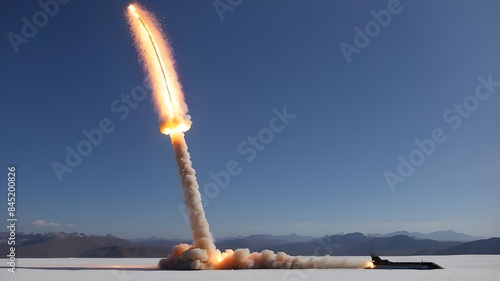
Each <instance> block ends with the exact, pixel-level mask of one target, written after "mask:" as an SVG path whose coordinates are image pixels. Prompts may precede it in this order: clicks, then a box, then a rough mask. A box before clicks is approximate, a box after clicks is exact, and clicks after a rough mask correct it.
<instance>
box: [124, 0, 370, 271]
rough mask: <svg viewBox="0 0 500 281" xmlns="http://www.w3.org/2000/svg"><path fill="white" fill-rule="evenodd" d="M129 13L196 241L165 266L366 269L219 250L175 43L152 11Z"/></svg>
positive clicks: (179, 250) (326, 259)
mask: <svg viewBox="0 0 500 281" xmlns="http://www.w3.org/2000/svg"><path fill="white" fill-rule="evenodd" d="M127 16H128V19H129V24H130V27H131V31H132V37H133V38H134V41H135V43H136V47H137V49H138V52H139V56H140V58H141V62H142V64H143V66H144V69H145V72H146V74H147V76H148V80H149V83H150V85H151V88H152V89H153V97H154V101H155V104H156V109H157V111H158V114H159V120H160V131H161V132H162V133H164V134H166V135H170V138H171V141H172V146H173V148H174V154H175V160H176V162H177V166H178V169H179V175H180V178H181V186H182V190H183V192H184V204H185V205H186V211H187V213H188V217H189V222H190V225H191V231H192V234H193V244H192V245H188V244H179V245H177V246H175V247H174V248H173V249H172V252H171V253H170V255H168V256H167V257H166V258H164V259H161V260H160V262H159V267H160V268H162V269H250V268H268V269H274V268H276V269H278V268H282V269H306V268H356V267H363V265H364V263H365V262H364V261H355V260H345V259H343V260H342V259H336V258H332V257H329V256H326V257H293V256H289V255H287V254H285V253H282V252H280V253H277V254H275V253H274V252H272V251H269V250H264V251H262V252H261V253H250V251H249V250H248V249H238V250H235V251H233V250H226V251H225V252H224V253H221V251H220V250H218V249H217V248H216V247H215V244H214V239H213V238H212V234H211V233H210V228H209V225H208V222H207V220H206V218H205V211H204V210H203V205H202V202H201V194H200V191H199V186H198V182H197V181H196V172H195V170H194V169H193V167H192V163H191V159H190V155H189V152H188V147H187V144H186V140H185V139H184V133H183V132H185V131H187V130H189V129H190V127H191V119H190V117H189V115H187V112H188V108H187V105H186V104H185V102H184V94H183V93H182V87H181V85H180V83H179V81H178V76H177V73H176V71H175V63H174V59H173V56H172V51H171V47H170V46H169V44H168V41H167V40H165V36H164V35H163V33H162V32H161V29H160V28H159V24H158V21H157V20H156V19H155V17H154V16H153V14H152V13H150V12H147V11H146V10H144V9H143V8H142V7H140V6H138V5H130V6H129V7H128V12H127Z"/></svg>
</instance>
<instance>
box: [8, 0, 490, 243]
mask: <svg viewBox="0 0 500 281" xmlns="http://www.w3.org/2000/svg"><path fill="white" fill-rule="evenodd" d="M221 2H223V3H227V2H226V1H225V0H221ZM236 2H237V1H236ZM389 2H391V1H389V0H381V1H357V2H355V3H354V2H353V3H351V2H350V1H349V2H348V1H330V0H324V1H319V0H317V1H299V0H293V1H284V0H281V1H264V0H260V1H249V0H244V1H243V2H242V3H241V4H240V5H237V6H235V7H233V9H232V11H227V12H224V13H223V14H222V17H223V20H222V21H221V18H220V17H219V15H218V13H217V11H216V9H215V8H214V6H213V4H212V1H194V0H190V1H185V0H182V1H181V0H176V1H171V0H169V1H141V2H140V3H141V4H142V5H143V6H145V7H146V8H147V9H149V10H150V11H152V12H154V13H155V14H156V15H157V16H158V17H159V18H160V20H161V23H162V27H163V29H164V30H165V31H166V32H167V33H168V35H169V37H170V40H171V43H172V46H173V48H174V49H175V58H176V61H177V64H178V72H179V75H180V77H181V82H182V84H183V88H184V92H185V95H186V102H187V104H188V106H189V110H190V114H191V116H192V120H193V126H192V128H191V130H190V131H188V132H187V133H186V138H187V142H188V145H189V149H190V153H191V156H192V160H193V164H194V168H195V169H196V170H197V176H198V179H199V183H200V186H201V187H202V190H203V189H204V187H205V186H206V185H207V184H209V183H210V182H211V181H213V180H212V178H211V177H210V175H209V174H210V172H218V171H220V170H223V169H225V168H226V164H227V163H228V162H229V161H231V160H234V161H236V162H237V163H238V164H239V167H240V168H241V172H240V173H239V174H238V175H236V176H232V177H231V179H230V183H229V184H228V186H227V187H225V188H223V189H222V188H221V189H220V192H219V193H218V195H217V196H216V197H215V198H213V199H210V202H209V203H208V206H207V207H206V213H207V218H208V220H209V222H210V224H211V230H212V232H213V233H214V235H215V236H216V237H223V236H232V235H246V234H255V233H271V234H290V233H298V234H308V235H318V236H319V235H325V234H332V233H338V232H352V231H361V232H364V233H369V232H391V231H395V230H409V231H420V232H431V231H437V230H446V229H452V230H455V231H459V232H465V233H469V234H473V235H481V236H500V204H499V203H500V126H499V125H500V122H499V121H500V111H499V110H498V109H499V108H500V87H498V85H496V86H490V88H492V89H493V90H495V89H496V90H495V91H494V92H493V93H491V94H490V95H489V97H485V96H486V95H487V94H488V89H487V87H485V86H480V90H479V93H480V94H481V95H482V96H481V97H482V99H478V98H477V97H475V96H474V93H475V90H476V88H477V87H478V85H483V84H481V83H480V82H479V80H478V76H482V77H484V78H485V79H488V76H489V75H490V74H491V79H492V80H493V81H500V65H499V63H498V62H499V55H498V54H499V52H498V51H499V50H500V29H499V26H500V20H499V17H498V11H499V10H500V4H499V2H498V1H495V0H491V1H486V0H485V1H472V0H471V1H459V2H457V1H413V2H411V1H406V0H402V1H401V3H400V5H399V6H398V11H399V12H398V13H394V14H392V16H391V20H390V22H389V23H388V24H386V26H385V27H381V28H380V31H379V32H378V34H377V35H376V36H374V37H373V38H371V40H370V42H369V43H368V44H367V45H366V46H362V48H358V51H357V53H353V54H351V56H350V57H349V58H350V60H351V61H350V63H348V62H347V59H346V57H345V56H344V55H343V52H342V50H341V48H340V44H341V43H342V42H345V43H346V44H349V45H352V46H353V47H356V46H355V42H354V39H355V36H356V31H355V30H354V28H355V27H356V26H357V27H360V28H361V29H363V30H364V29H365V26H366V25H367V23H369V22H370V21H373V20H374V17H373V15H372V14H370V11H372V10H374V11H380V10H382V9H384V10H386V9H388V8H387V6H388V3H389ZM128 3H129V2H126V1H96V0H93V1H76V0H73V1H70V2H69V3H67V4H64V5H62V4H60V5H59V11H58V12H57V13H55V15H54V17H50V18H48V22H47V24H46V25H44V26H42V27H40V28H38V31H37V33H36V34H35V35H34V36H33V37H32V38H27V39H26V40H27V43H18V44H19V45H18V53H15V51H14V48H13V46H12V44H11V42H10V39H9V36H8V34H9V33H10V32H13V33H15V34H17V35H19V36H22V27H23V24H24V23H23V21H22V20H21V18H22V17H26V18H27V19H28V20H29V21H30V22H33V16H34V15H35V14H36V13H37V12H39V11H41V10H42V9H41V7H40V6H39V5H38V4H37V1H2V3H1V4H0V5H1V7H0V18H1V20H0V34H1V36H2V38H3V39H2V40H1V43H0V50H1V52H0V62H1V67H0V93H1V97H2V101H1V103H0V114H1V118H0V122H1V127H0V134H1V138H0V147H1V153H0V157H1V158H0V167H1V169H2V171H4V172H2V176H1V177H0V178H1V179H2V185H1V186H3V187H2V189H1V192H0V200H1V204H0V206H2V207H1V210H0V214H1V217H6V216H7V213H6V207H5V206H6V204H5V203H6V202H7V199H6V198H7V195H6V193H7V191H6V189H7V188H6V185H7V179H6V177H7V169H6V168H7V166H8V165H9V164H15V165H17V169H18V174H17V183H18V190H17V208H18V210H17V212H18V218H19V222H18V223H19V224H20V226H19V230H20V231H25V232H44V231H70V232H73V231H78V232H84V233H94V234H106V233H111V234H114V235H117V236H120V237H149V236H153V235H155V236H160V237H170V238H173V237H189V236H190V233H189V227H188V225H187V224H186V223H185V221H184V219H183V217H182V214H181V212H180V211H179V208H178V206H179V203H181V202H182V194H181V189H180V181H179V178H178V175H177V168H176V166H175V161H174V157H173V151H172V148H171V145H170V139H169V137H167V136H164V135H161V134H160V132H159V129H158V121H157V117H156V113H155V112H154V109H153V108H154V107H153V105H152V102H151V100H150V98H149V97H148V98H147V99H146V100H144V101H141V102H138V103H137V107H136V108H132V109H131V108H130V107H128V108H129V114H128V115H127V116H124V115H125V113H124V112H125V111H124V110H125V109H122V110H123V111H119V113H117V112H115V111H116V108H115V111H113V109H112V107H111V105H112V104H113V102H114V101H115V100H118V102H115V103H116V104H115V106H122V107H123V106H125V103H124V102H122V101H120V99H121V97H120V96H121V95H122V94H130V93H131V90H132V89H133V88H134V87H135V86H137V85H141V84H142V83H143V80H144V73H143V71H142V68H141V66H140V65H139V63H138V59H137V54H136V50H135V49H134V46H133V42H132V39H131V37H130V34H129V30H128V26H127V23H126V20H125V18H124V11H125V9H126V7H127V5H128ZM38 15H39V18H38V19H37V20H38V23H40V21H43V20H44V18H43V15H42V16H40V13H39V14H38ZM42 23H43V22H42ZM372 28H376V27H372ZM28 31H29V30H28ZM375 31H377V30H375ZM28 35H30V34H28ZM11 36H12V35H11ZM30 36H31V35H30ZM358 41H359V40H358ZM358 43H363V42H358ZM365 43H366V42H365ZM358 45H359V44H358ZM464 101H466V102H468V105H467V107H468V108H469V109H471V111H470V112H468V111H466V112H465V113H467V114H465V113H464V116H465V115H466V116H467V118H464V117H461V115H460V113H459V112H457V111H454V110H455V108H454V105H455V104H457V105H459V104H463V103H464ZM285 106H286V108H287V111H288V113H290V114H294V115H296V117H295V118H294V119H291V120H289V124H287V125H286V126H284V129H283V130H282V131H280V132H277V133H275V134H274V135H273V139H272V141H270V142H269V143H268V144H265V148H263V149H262V147H259V148H261V149H262V150H260V151H258V150H257V149H256V148H251V147H252V146H251V145H250V144H243V145H242V147H241V148H242V149H243V150H245V151H247V152H246V153H247V154H245V153H243V154H242V153H239V152H238V146H239V145H240V144H241V143H243V142H245V141H247V142H248V137H249V136H256V135H258V133H259V131H261V130H262V129H265V128H269V122H270V121H271V120H272V118H273V116H274V115H275V114H274V113H273V108H276V109H278V110H280V111H281V110H282V109H283V107H285ZM448 109H450V110H451V112H448V113H447V118H448V119H446V118H443V114H445V113H446V112H447V110H448ZM472 109H473V110H472ZM463 110H467V109H463ZM122 114H123V115H122ZM445 115H446V114H445ZM120 117H125V118H123V120H121V119H120ZM103 118H109V120H111V122H112V126H114V128H115V129H114V131H112V132H111V133H108V134H105V135H104V137H103V140H102V142H101V143H100V144H99V145H98V146H94V147H93V149H92V152H91V153H90V154H89V155H88V156H84V157H83V158H82V159H83V160H82V161H81V163H80V164H79V165H78V166H77V167H75V168H74V169H73V171H72V172H71V173H65V174H63V175H62V182H60V181H59V180H58V177H57V176H56V174H55V172H54V170H53V167H52V166H51V164H52V163H53V162H54V161H57V162H60V163H62V164H66V163H65V161H66V160H65V157H66V154H67V151H66V148H65V147H66V146H70V147H72V148H73V149H76V147H77V144H78V143H79V142H80V141H82V140H85V139H86V138H85V136H84V135H83V134H82V130H91V129H95V128H98V127H99V122H100V121H101V120H102V119H103ZM458 120H461V121H460V122H461V123H460V124H459V123H458V122H459V121H458ZM276 124H277V125H278V126H280V125H281V124H282V123H279V122H277V123H276ZM453 127H455V128H456V129H453ZM436 128H441V129H442V131H441V132H442V133H444V134H445V135H446V140H445V141H444V142H442V143H439V144H436V147H435V149H434V151H433V152H432V153H429V154H430V155H429V156H427V155H425V156H424V157H425V158H424V159H423V160H424V162H423V164H421V165H419V166H417V167H415V171H414V172H413V173H412V174H411V175H409V176H407V177H406V176H405V177H401V178H404V182H396V183H395V184H394V188H393V189H391V188H390V186H389V184H388V183H387V181H386V178H385V176H384V173H386V172H391V173H394V174H395V175H398V165H400V160H399V159H398V156H399V155H401V156H402V157H403V158H405V159H406V160H408V159H409V156H410V154H411V153H412V151H414V150H416V149H417V148H418V147H417V146H416V144H415V143H414V140H415V139H419V140H423V139H429V138H432V131H433V130H434V129H436ZM263 132H264V133H262V134H264V138H265V137H266V136H267V135H265V132H269V130H264V131H263ZM252 149H253V151H256V152H257V153H256V156H255V158H254V159H250V160H251V161H247V159H248V158H250V155H251V154H250V152H248V151H251V150H252ZM422 153H423V152H422ZM422 153H420V154H419V153H418V152H416V153H413V156H414V157H417V156H418V155H420V156H421V155H424V154H422ZM417 158H418V157H417ZM417 158H415V159H414V160H415V161H417V160H418V161H420V160H419V159H417ZM36 220H45V223H43V222H40V221H39V222H38V223H35V224H33V222H35V221H36ZM69 224H71V225H73V226H68V225H69Z"/></svg>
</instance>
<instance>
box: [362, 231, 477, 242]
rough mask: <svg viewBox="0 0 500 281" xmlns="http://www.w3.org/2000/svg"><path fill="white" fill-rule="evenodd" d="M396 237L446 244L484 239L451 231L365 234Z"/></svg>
mask: <svg viewBox="0 0 500 281" xmlns="http://www.w3.org/2000/svg"><path fill="white" fill-rule="evenodd" d="M396 235H406V236H408V237H411V238H415V239H432V240H436V241H446V242H470V241H474V240H479V239H484V237H479V236H472V235H468V234H465V233H458V232H455V231H452V230H447V231H436V232H431V233H427V234H425V233H420V232H408V231H396V232H392V233H389V234H378V233H375V234H367V236H372V237H392V236H396Z"/></svg>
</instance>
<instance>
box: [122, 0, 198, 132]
mask: <svg viewBox="0 0 500 281" xmlns="http://www.w3.org/2000/svg"><path fill="white" fill-rule="evenodd" d="M127 15H128V19H129V24H130V28H131V31H132V35H133V37H134V41H135V43H136V47H137V49H138V50H139V56H140V58H141V61H142V64H143V67H144V71H145V72H146V73H147V75H148V78H149V82H150V84H151V88H152V89H153V95H154V102H155V105H156V110H157V112H158V115H159V119H160V131H161V132H162V133H163V134H165V135H169V134H172V133H178V132H185V131H187V130H189V128H191V120H190V119H191V118H190V116H189V115H188V114H187V112H188V108H187V105H186V103H185V102H184V94H183V93H182V87H181V84H180V83H179V79H178V77H177V72H176V71H175V62H174V59H173V56H172V50H171V48H170V46H169V45H168V43H167V42H166V41H165V40H164V39H163V38H164V35H163V34H162V32H161V29H160V28H159V24H158V22H157V21H156V19H155V17H154V16H153V15H152V14H150V13H149V12H147V11H145V10H143V9H142V8H141V7H140V6H137V5H130V6H129V7H128V13H127Z"/></svg>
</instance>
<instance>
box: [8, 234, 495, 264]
mask: <svg viewBox="0 0 500 281" xmlns="http://www.w3.org/2000/svg"><path fill="white" fill-rule="evenodd" d="M7 237H8V233H6V232H2V233H0V252H3V253H4V252H6V251H7V249H8V247H9V246H8V245H7ZM428 237H434V239H429V238H428ZM471 237H473V236H470V235H467V234H463V233H456V232H453V231H440V232H433V233H429V234H422V233H417V232H412V233H409V232H406V231H399V232H395V233H391V234H368V235H364V234H362V233H358V232H356V233H347V234H343V233H342V234H335V235H329V236H324V237H321V238H315V237H312V236H299V235H281V236H274V235H269V234H259V235H251V236H248V237H235V238H225V239H222V240H221V241H218V242H216V245H217V247H218V248H219V249H223V250H224V249H229V248H231V249H237V248H249V249H250V250H251V251H262V250H264V249H269V250H273V251H275V252H281V251H283V252H286V253H287V254H290V255H302V256H312V255H327V254H329V255H332V256H365V255H366V256H367V255H370V254H378V255H385V256H387V255H391V256H396V255H404V256H410V255H467V254H500V238H490V239H479V240H474V241H468V242H463V241H458V240H459V239H461V240H465V241H467V240H469V239H470V238H471ZM16 242H17V245H16V246H17V249H16V250H17V256H18V257H21V258H64V257H88V258H132V257H138V258H139V257H141V258H152V257H158V258H159V257H164V256H166V255H168V254H169V253H170V249H171V248H172V247H173V246H174V245H177V244H179V243H182V242H184V243H188V242H189V241H182V240H176V239H161V238H156V237H151V238H147V239H132V240H127V239H121V238H118V237H115V236H112V235H106V236H97V235H85V234H83V233H64V232H50V233H44V234H40V233H37V234H24V233H17V236H16Z"/></svg>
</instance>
